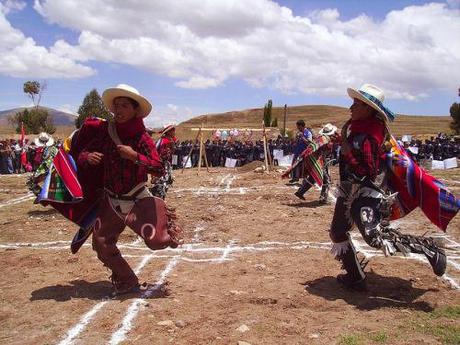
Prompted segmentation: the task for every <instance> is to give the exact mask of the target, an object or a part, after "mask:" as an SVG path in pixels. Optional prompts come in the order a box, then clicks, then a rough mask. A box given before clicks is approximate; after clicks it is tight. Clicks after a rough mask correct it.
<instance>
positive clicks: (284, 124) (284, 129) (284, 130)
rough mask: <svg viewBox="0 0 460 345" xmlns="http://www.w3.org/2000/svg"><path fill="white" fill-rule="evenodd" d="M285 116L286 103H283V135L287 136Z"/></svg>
mask: <svg viewBox="0 0 460 345" xmlns="http://www.w3.org/2000/svg"><path fill="white" fill-rule="evenodd" d="M286 117H287V104H285V105H284V122H283V137H287V135H286Z"/></svg>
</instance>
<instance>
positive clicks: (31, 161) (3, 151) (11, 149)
mask: <svg viewBox="0 0 460 345" xmlns="http://www.w3.org/2000/svg"><path fill="white" fill-rule="evenodd" d="M48 138H51V137H49V136H48ZM37 139H38V138H37ZM37 142H38V144H37ZM53 145H58V146H59V145H61V141H58V142H54V141H53ZM46 148H47V146H46V145H45V144H41V143H40V142H39V141H37V140H35V141H29V140H28V139H25V140H24V145H21V143H20V141H19V140H16V139H4V140H1V141H0V174H22V173H26V172H33V171H35V170H36V169H37V168H38V167H39V165H40V163H41V162H42V158H43V153H44V152H45V150H46Z"/></svg>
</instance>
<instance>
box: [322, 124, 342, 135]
mask: <svg viewBox="0 0 460 345" xmlns="http://www.w3.org/2000/svg"><path fill="white" fill-rule="evenodd" d="M336 132H337V127H336V126H334V125H333V124H331V123H327V124H326V125H324V127H323V128H321V129H320V130H319V132H318V133H319V135H327V136H329V135H334V134H335V133H336Z"/></svg>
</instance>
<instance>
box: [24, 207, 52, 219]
mask: <svg viewBox="0 0 460 345" xmlns="http://www.w3.org/2000/svg"><path fill="white" fill-rule="evenodd" d="M58 213H59V212H58V211H56V210H55V209H54V208H48V209H46V210H43V211H42V210H33V211H28V212H27V215H28V216H29V217H44V216H51V215H54V214H58Z"/></svg>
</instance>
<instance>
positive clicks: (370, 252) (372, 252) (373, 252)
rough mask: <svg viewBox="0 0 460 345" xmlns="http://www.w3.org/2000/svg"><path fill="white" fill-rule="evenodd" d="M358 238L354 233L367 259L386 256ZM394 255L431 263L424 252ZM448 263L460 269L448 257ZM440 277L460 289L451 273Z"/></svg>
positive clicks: (356, 241) (355, 241) (353, 238)
mask: <svg viewBox="0 0 460 345" xmlns="http://www.w3.org/2000/svg"><path fill="white" fill-rule="evenodd" d="M358 239H359V236H358V235H357V234H352V241H353V244H354V246H355V247H356V250H357V251H358V252H360V253H362V254H363V255H364V257H365V258H366V259H369V258H371V257H373V256H380V257H385V255H384V254H383V253H382V252H381V251H377V250H374V249H370V247H369V246H368V245H367V243H362V242H360V241H359V240H358ZM366 247H368V248H369V249H366ZM394 257H397V258H399V259H412V260H416V261H420V262H423V263H425V264H428V265H429V262H428V260H427V259H426V257H425V256H424V255H422V254H415V253H409V254H408V255H407V256H403V255H401V256H400V255H398V256H394ZM447 263H448V264H450V265H452V266H453V267H454V268H455V269H457V270H460V266H459V265H458V264H457V263H455V262H454V261H452V260H449V259H448V260H447ZM430 267H431V266H430ZM440 278H441V279H443V280H445V281H447V282H448V283H449V284H450V285H451V286H452V287H453V288H454V289H456V290H460V284H459V283H457V281H456V280H455V279H454V278H452V277H451V276H450V275H448V274H447V273H444V275H443V276H442V277H440Z"/></svg>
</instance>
